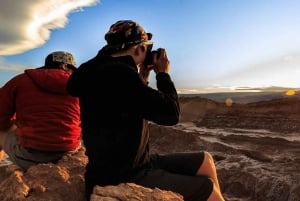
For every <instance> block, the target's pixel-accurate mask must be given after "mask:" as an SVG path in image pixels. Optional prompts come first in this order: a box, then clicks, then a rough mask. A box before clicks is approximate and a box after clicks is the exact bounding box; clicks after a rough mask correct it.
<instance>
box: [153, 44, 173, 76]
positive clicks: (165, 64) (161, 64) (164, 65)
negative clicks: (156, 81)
mask: <svg viewBox="0 0 300 201" xmlns="http://www.w3.org/2000/svg"><path fill="white" fill-rule="evenodd" d="M153 64H154V66H153V70H154V72H155V73H156V74H157V73H159V72H164V73H169V71H170V67H171V65H170V61H169V59H168V57H167V52H166V50H165V49H163V48H158V49H157V53H155V55H154V58H153Z"/></svg>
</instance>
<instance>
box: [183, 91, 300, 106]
mask: <svg viewBox="0 0 300 201" xmlns="http://www.w3.org/2000/svg"><path fill="white" fill-rule="evenodd" d="M284 89H285V90H284ZM252 90H255V89H254V88H252ZM256 90H257V91H258V92H244V90H240V91H241V92H222V93H206V94H179V97H200V98H206V99H210V100H214V101H217V102H225V101H226V100H227V99H231V100H232V101H233V102H234V103H251V102H259V101H267V100H273V99H280V98H286V97H300V91H299V90H297V91H294V93H295V94H294V95H292V96H288V95H287V94H286V92H287V91H288V90H290V89H286V88H280V89H279V88H273V89H271V88H268V90H265V91H259V90H258V88H256Z"/></svg>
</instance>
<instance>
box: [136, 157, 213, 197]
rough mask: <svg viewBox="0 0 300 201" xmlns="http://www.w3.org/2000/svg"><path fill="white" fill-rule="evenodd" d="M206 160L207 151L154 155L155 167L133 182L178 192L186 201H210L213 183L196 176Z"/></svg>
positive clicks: (152, 164)
mask: <svg viewBox="0 0 300 201" xmlns="http://www.w3.org/2000/svg"><path fill="white" fill-rule="evenodd" d="M203 160H204V152H196V153H176V154H169V155H153V156H151V162H150V166H151V167H150V168H146V169H144V170H142V171H140V172H139V173H138V174H137V175H136V177H134V179H132V181H131V182H134V183H136V184H139V185H141V186H144V187H148V188H155V187H157V188H159V189H161V190H168V191H173V192H177V193H179V194H181V195H182V196H183V197H184V200H185V201H200V200H203V201H206V200H207V199H208V197H209V196H210V194H211V192H212V190H213V183H212V181H211V180H210V179H209V178H208V177H207V176H198V175H197V176H196V172H197V170H198V169H199V167H200V166H201V164H202V162H203Z"/></svg>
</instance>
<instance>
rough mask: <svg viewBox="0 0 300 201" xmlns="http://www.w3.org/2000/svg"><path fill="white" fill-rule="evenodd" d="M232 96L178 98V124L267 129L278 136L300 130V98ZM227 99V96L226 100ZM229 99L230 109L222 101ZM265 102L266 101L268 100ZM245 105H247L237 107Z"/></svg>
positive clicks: (269, 94)
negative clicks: (179, 116) (179, 117)
mask: <svg viewBox="0 0 300 201" xmlns="http://www.w3.org/2000/svg"><path fill="white" fill-rule="evenodd" d="M237 94H238V96H237V95H236V93H233V94H232V96H228V95H229V94H209V95H211V97H209V99H207V97H206V98H203V97H199V96H192V97H191V96H190V97H186V96H185V97H180V98H179V101H180V106H181V122H191V121H192V122H194V123H196V124H197V125H198V126H200V127H201V126H205V127H213V128H226V127H230V128H232V127H235V128H246V129H267V130H271V131H280V132H298V131H299V130H300V96H299V95H294V96H284V95H280V94H274V93H260V94H259V93H255V94H251V95H249V94H248V95H247V94H239V93H237ZM226 95H227V96H226ZM226 97H231V98H232V99H233V100H235V101H233V103H232V104H231V105H230V106H229V105H226V103H225V102H224V101H222V102H221V101H215V100H212V99H218V98H219V99H221V98H223V99H225V98H226ZM267 99H268V100H267ZM237 100H239V101H240V102H248V103H238V101H237Z"/></svg>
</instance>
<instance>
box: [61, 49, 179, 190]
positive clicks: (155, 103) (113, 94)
mask: <svg viewBox="0 0 300 201" xmlns="http://www.w3.org/2000/svg"><path fill="white" fill-rule="evenodd" d="M156 80H157V89H158V90H156V89H153V88H151V87H148V86H147V85H146V84H145V83H144V81H143V80H142V78H141V77H140V76H139V74H138V69H137V67H136V65H135V63H134V61H133V58H132V57H130V56H124V57H111V56H101V55H97V56H96V57H95V58H93V59H91V60H89V61H88V62H86V63H83V64H82V65H81V66H80V67H79V68H78V69H77V70H76V71H75V72H74V73H73V74H72V76H71V77H70V79H69V82H68V86H67V90H68V91H69V93H70V94H71V95H73V96H76V97H79V100H80V108H81V120H82V134H83V142H84V145H85V147H86V154H87V156H88V159H89V162H88V165H87V169H86V180H87V182H89V181H88V180H93V182H92V183H96V184H99V185H106V184H117V183H120V182H124V181H126V180H128V179H129V178H130V176H132V175H133V174H134V173H135V172H136V171H137V170H138V169H139V168H140V167H141V166H143V164H144V163H146V162H147V160H148V140H149V130H148V123H147V121H146V120H149V121H152V122H155V123H157V124H160V125H175V124H177V123H178V120H179V112H180V109H179V104H178V97H177V92H176V89H175V87H174V84H173V82H172V81H171V78H170V76H169V74H167V73H158V74H157V75H156Z"/></svg>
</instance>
